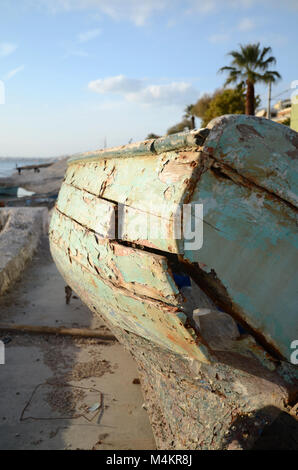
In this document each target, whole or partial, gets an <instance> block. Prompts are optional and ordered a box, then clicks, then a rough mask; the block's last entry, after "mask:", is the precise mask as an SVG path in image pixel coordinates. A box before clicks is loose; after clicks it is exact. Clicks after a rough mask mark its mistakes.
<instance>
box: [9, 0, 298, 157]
mask: <svg viewBox="0 0 298 470" xmlns="http://www.w3.org/2000/svg"><path fill="white" fill-rule="evenodd" d="M297 20H298V0H283V2H280V1H275V0H184V1H179V0H0V80H2V82H4V85H5V104H2V105H0V155H1V156H5V155H8V156H28V157H29V156H44V157H47V156H58V155H62V154H71V153H75V152H80V151H85V150H90V149H95V148H101V147H102V146H103V145H104V141H105V139H106V141H107V145H108V146H113V145H121V144H126V143H127V142H128V141H129V140H130V139H132V140H133V141H138V140H143V139H144V138H145V137H146V135H147V134H148V133H149V132H155V133H157V134H164V133H165V132H166V130H167V129H168V128H169V127H170V126H172V125H173V124H175V123H177V122H178V121H179V120H180V119H181V117H182V115H183V111H184V108H185V106H186V105H187V104H190V103H193V102H195V101H196V100H197V99H198V98H199V97H200V96H201V94H203V93H204V92H212V91H213V90H214V89H215V88H218V87H220V86H222V84H223V82H224V76H222V75H219V74H217V70H218V69H219V68H220V67H221V66H223V65H227V64H228V62H229V58H228V57H227V55H226V54H227V52H228V51H230V50H231V49H235V48H237V45H238V44H239V43H243V44H246V43H248V42H257V41H260V42H261V45H262V46H268V45H270V46H271V47H272V50H273V55H274V56H275V57H276V59H277V64H276V66H275V68H276V69H277V70H278V71H279V72H280V73H281V75H282V77H283V79H282V80H281V81H280V82H279V83H278V84H277V85H275V86H274V87H273V93H272V94H273V96H276V95H278V94H279V93H282V92H283V91H284V90H287V89H288V90H289V89H290V86H291V82H292V81H293V80H298V67H297V63H298V60H297V59H298V57H297V55H298V54H297V44H298V41H297V40H298V28H297V24H298V21H297ZM257 92H258V93H259V94H260V95H261V97H262V98H263V99H264V103H265V100H266V93H267V91H266V88H264V87H263V86H257ZM290 94H291V91H288V92H287V93H284V94H282V95H281V98H287V97H289V96H290ZM197 125H198V126H199V120H197Z"/></svg>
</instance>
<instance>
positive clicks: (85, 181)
mask: <svg viewBox="0 0 298 470" xmlns="http://www.w3.org/2000/svg"><path fill="white" fill-rule="evenodd" d="M204 165H205V159H204V158H203V157H202V156H201V153H200V152H199V151H191V152H190V151H189V152H187V151H185V152H180V153H177V152H167V153H163V154H160V155H153V156H150V157H148V156H147V157H146V156H145V157H139V158H121V159H118V160H116V161H115V160H113V159H109V160H98V161H95V162H90V163H88V162H86V163H85V162H83V161H81V162H78V163H77V164H76V165H74V164H72V165H69V167H68V169H67V173H66V177H65V181H66V183H68V184H72V185H73V186H75V187H77V188H80V189H84V190H86V191H88V192H90V193H92V194H94V195H96V196H100V197H103V198H105V199H108V200H111V201H113V202H118V203H121V204H124V205H125V206H129V207H132V208H135V209H139V210H143V211H146V212H148V213H151V214H155V215H157V216H160V217H164V218H166V219H171V217H172V216H173V215H174V214H175V212H176V210H177V205H179V204H183V203H185V202H187V201H188V198H189V197H190V194H191V192H192V190H193V187H194V184H195V183H196V181H197V179H198V177H199V175H200V174H201V172H202V171H203V170H204V168H205V167H204Z"/></svg>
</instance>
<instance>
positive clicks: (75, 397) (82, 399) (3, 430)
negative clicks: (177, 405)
mask: <svg viewBox="0 0 298 470" xmlns="http://www.w3.org/2000/svg"><path fill="white" fill-rule="evenodd" d="M64 286H65V283H64V281H63V279H62V278H61V276H60V274H59V273H58V272H57V270H56V267H55V265H54V263H53V262H52V260H51V258H50V254H49V250H48V246H47V240H46V239H44V240H43V243H42V246H41V247H40V249H39V251H38V252H37V253H36V255H35V257H34V259H33V261H32V263H31V264H30V265H29V266H28V268H27V269H26V270H25V272H24V275H23V277H22V280H21V281H19V282H18V283H17V284H16V285H15V287H14V288H13V290H11V291H10V292H9V293H8V294H7V295H5V296H2V297H1V298H0V321H1V322H10V323H15V324H28V325H29V324H31V325H48V326H62V325H63V326H68V327H87V328H96V329H101V330H103V331H105V330H106V327H105V326H104V325H103V324H102V323H101V321H100V320H99V319H97V318H94V316H93V315H92V314H91V312H90V311H89V310H88V309H87V307H85V306H84V305H83V304H82V303H81V301H80V300H79V299H78V298H72V299H71V302H70V304H69V305H66V303H65V293H64ZM0 339H2V340H3V339H4V340H5V341H6V344H5V364H4V365H0V384H1V385H0V386H1V394H0V449H94V450H100V449H110V450H112V449H155V442H154V438H153V435H152V431H151V426H150V423H149V420H148V416H147V414H146V411H145V410H144V409H143V408H142V404H143V397H142V393H141V388H140V385H139V384H134V383H133V381H134V379H135V378H137V371H136V367H135V364H134V362H133V360H132V358H131V357H130V355H129V353H128V352H126V351H125V350H124V349H123V347H122V346H121V345H120V344H119V343H118V342H116V341H115V342H111V343H109V344H103V343H101V342H100V341H99V340H93V339H74V338H72V337H57V336H41V335H24V334H10V333H9V334H8V333H6V334H4V333H0Z"/></svg>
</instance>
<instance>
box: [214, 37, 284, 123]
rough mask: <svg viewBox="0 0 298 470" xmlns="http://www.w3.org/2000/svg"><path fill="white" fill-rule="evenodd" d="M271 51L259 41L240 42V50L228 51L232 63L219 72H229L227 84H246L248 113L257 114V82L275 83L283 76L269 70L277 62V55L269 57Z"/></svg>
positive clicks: (246, 107) (246, 111) (246, 109)
mask: <svg viewBox="0 0 298 470" xmlns="http://www.w3.org/2000/svg"><path fill="white" fill-rule="evenodd" d="M270 53H271V47H264V48H263V49H261V48H260V43H259V42H258V43H257V44H247V45H246V46H243V45H241V44H240V51H235V50H234V51H231V52H229V53H228V55H230V56H231V57H232V62H231V65H230V66H226V67H221V68H220V69H219V72H228V74H229V75H228V78H227V80H226V82H225V86H226V85H229V84H230V83H237V82H238V83H239V84H240V85H241V86H246V96H245V98H246V99H245V113H246V114H251V115H254V114H255V84H256V83H257V82H263V83H269V82H272V83H274V82H276V81H277V80H278V79H280V78H281V76H280V74H279V73H278V72H276V71H275V70H268V68H269V66H270V65H273V64H275V63H276V59H275V57H273V56H269V57H267V55H268V54H270ZM266 57H267V58H266Z"/></svg>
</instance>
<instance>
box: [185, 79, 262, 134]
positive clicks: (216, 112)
mask: <svg viewBox="0 0 298 470" xmlns="http://www.w3.org/2000/svg"><path fill="white" fill-rule="evenodd" d="M259 103H260V98H259V96H256V98H255V106H256V107H257V106H258V105H259ZM193 110H194V113H195V114H196V116H198V117H200V118H201V120H202V122H201V126H202V127H205V126H207V124H208V122H210V121H211V120H212V119H213V118H215V117H218V116H222V115H223V114H244V112H245V94H244V88H243V87H242V86H240V85H239V86H238V87H237V88H220V89H218V90H215V92H214V93H213V94H212V95H211V94H207V93H206V94H205V95H203V96H202V97H201V98H200V99H199V100H198V101H197V103H196V104H195V105H194V107H193Z"/></svg>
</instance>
